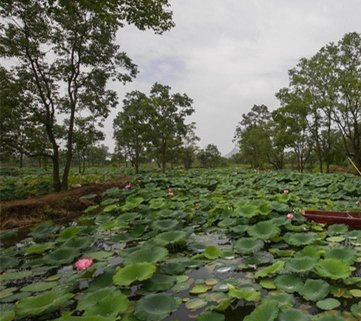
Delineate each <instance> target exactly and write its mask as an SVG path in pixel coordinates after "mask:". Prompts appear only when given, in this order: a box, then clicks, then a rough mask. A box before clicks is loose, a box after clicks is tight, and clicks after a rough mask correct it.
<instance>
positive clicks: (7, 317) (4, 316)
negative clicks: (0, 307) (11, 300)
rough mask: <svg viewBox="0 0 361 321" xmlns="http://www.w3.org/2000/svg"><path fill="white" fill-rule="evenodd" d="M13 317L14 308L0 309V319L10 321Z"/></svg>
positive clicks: (0, 320)
mask: <svg viewBox="0 0 361 321" xmlns="http://www.w3.org/2000/svg"><path fill="white" fill-rule="evenodd" d="M14 318H15V312H14V310H8V311H1V315H0V321H12V320H14Z"/></svg>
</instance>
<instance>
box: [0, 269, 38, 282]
mask: <svg viewBox="0 0 361 321" xmlns="http://www.w3.org/2000/svg"><path fill="white" fill-rule="evenodd" d="M32 274H33V272H32V271H20V272H5V273H4V274H1V275H0V283H1V282H6V281H13V280H19V279H24V278H26V277H28V276H30V275H32Z"/></svg>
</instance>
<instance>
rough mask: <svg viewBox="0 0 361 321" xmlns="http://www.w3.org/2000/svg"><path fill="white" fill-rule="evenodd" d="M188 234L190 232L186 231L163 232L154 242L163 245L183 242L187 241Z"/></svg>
mask: <svg viewBox="0 0 361 321" xmlns="http://www.w3.org/2000/svg"><path fill="white" fill-rule="evenodd" d="M187 236H188V233H186V232H184V231H170V232H163V233H160V234H158V235H157V236H156V237H155V238H154V242H155V243H156V244H158V245H162V246H166V245H174V244H181V243H185V242H186V239H187Z"/></svg>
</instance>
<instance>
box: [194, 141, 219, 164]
mask: <svg viewBox="0 0 361 321" xmlns="http://www.w3.org/2000/svg"><path fill="white" fill-rule="evenodd" d="M198 159H199V162H200V163H201V165H202V167H215V166H217V165H218V164H219V162H220V160H221V153H220V152H219V150H218V147H217V146H216V145H214V144H208V145H207V146H206V148H204V149H202V150H200V151H199V153H198Z"/></svg>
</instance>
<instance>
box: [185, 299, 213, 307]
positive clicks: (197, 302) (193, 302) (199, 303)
mask: <svg viewBox="0 0 361 321" xmlns="http://www.w3.org/2000/svg"><path fill="white" fill-rule="evenodd" d="M207 304H208V302H207V301H206V300H202V299H199V298H195V299H190V300H188V301H187V302H186V303H185V306H186V308H187V309H189V310H197V309H200V308H203V307H204V306H206V305H207Z"/></svg>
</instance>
